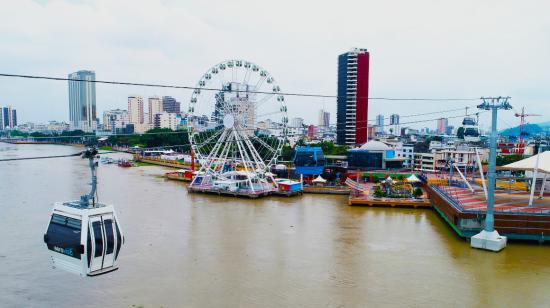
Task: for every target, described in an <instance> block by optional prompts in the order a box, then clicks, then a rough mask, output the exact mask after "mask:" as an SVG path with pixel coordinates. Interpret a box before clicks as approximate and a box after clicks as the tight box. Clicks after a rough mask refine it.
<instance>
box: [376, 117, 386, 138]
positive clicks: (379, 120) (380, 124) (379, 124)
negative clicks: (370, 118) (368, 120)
mask: <svg viewBox="0 0 550 308" xmlns="http://www.w3.org/2000/svg"><path fill="white" fill-rule="evenodd" d="M376 132H377V133H379V134H381V133H383V132H384V115H383V114H379V115H377V116H376Z"/></svg>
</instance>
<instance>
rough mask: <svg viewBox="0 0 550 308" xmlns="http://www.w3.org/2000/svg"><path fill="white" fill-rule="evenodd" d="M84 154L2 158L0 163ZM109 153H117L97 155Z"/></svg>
mask: <svg viewBox="0 0 550 308" xmlns="http://www.w3.org/2000/svg"><path fill="white" fill-rule="evenodd" d="M82 153H84V152H78V153H73V154H66V155H50V156H36V157H19V158H2V159H0V162H4V161H15V160H31V159H48V158H62V157H74V156H80V155H82ZM109 153H117V152H115V151H110V152H103V153H98V154H109Z"/></svg>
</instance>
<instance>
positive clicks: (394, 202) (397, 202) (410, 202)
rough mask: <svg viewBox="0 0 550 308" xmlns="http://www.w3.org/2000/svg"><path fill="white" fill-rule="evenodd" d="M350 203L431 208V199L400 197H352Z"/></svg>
mask: <svg viewBox="0 0 550 308" xmlns="http://www.w3.org/2000/svg"><path fill="white" fill-rule="evenodd" d="M348 205H367V206H378V207H405V208H415V209H416V208H431V207H432V204H431V203H430V200H429V199H408V198H407V199H398V198H367V197H362V198H361V197H360V198H350V199H349V200H348Z"/></svg>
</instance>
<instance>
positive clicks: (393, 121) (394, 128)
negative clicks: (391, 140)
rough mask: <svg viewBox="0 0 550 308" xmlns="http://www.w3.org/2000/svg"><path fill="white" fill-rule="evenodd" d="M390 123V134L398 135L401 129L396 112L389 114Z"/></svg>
mask: <svg viewBox="0 0 550 308" xmlns="http://www.w3.org/2000/svg"><path fill="white" fill-rule="evenodd" d="M390 125H391V127H390V130H391V132H392V134H394V135H396V136H398V135H399V134H400V133H401V130H400V129H399V115H398V114H397V113H394V114H392V115H390Z"/></svg>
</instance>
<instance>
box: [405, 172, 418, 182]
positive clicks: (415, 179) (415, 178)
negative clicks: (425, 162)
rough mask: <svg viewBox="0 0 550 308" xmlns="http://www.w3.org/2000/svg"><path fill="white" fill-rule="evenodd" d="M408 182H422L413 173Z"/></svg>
mask: <svg viewBox="0 0 550 308" xmlns="http://www.w3.org/2000/svg"><path fill="white" fill-rule="evenodd" d="M407 181H409V182H411V183H418V182H420V179H419V178H418V177H417V176H416V175H415V174H414V173H413V174H411V176H409V177H408V178H407Z"/></svg>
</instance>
